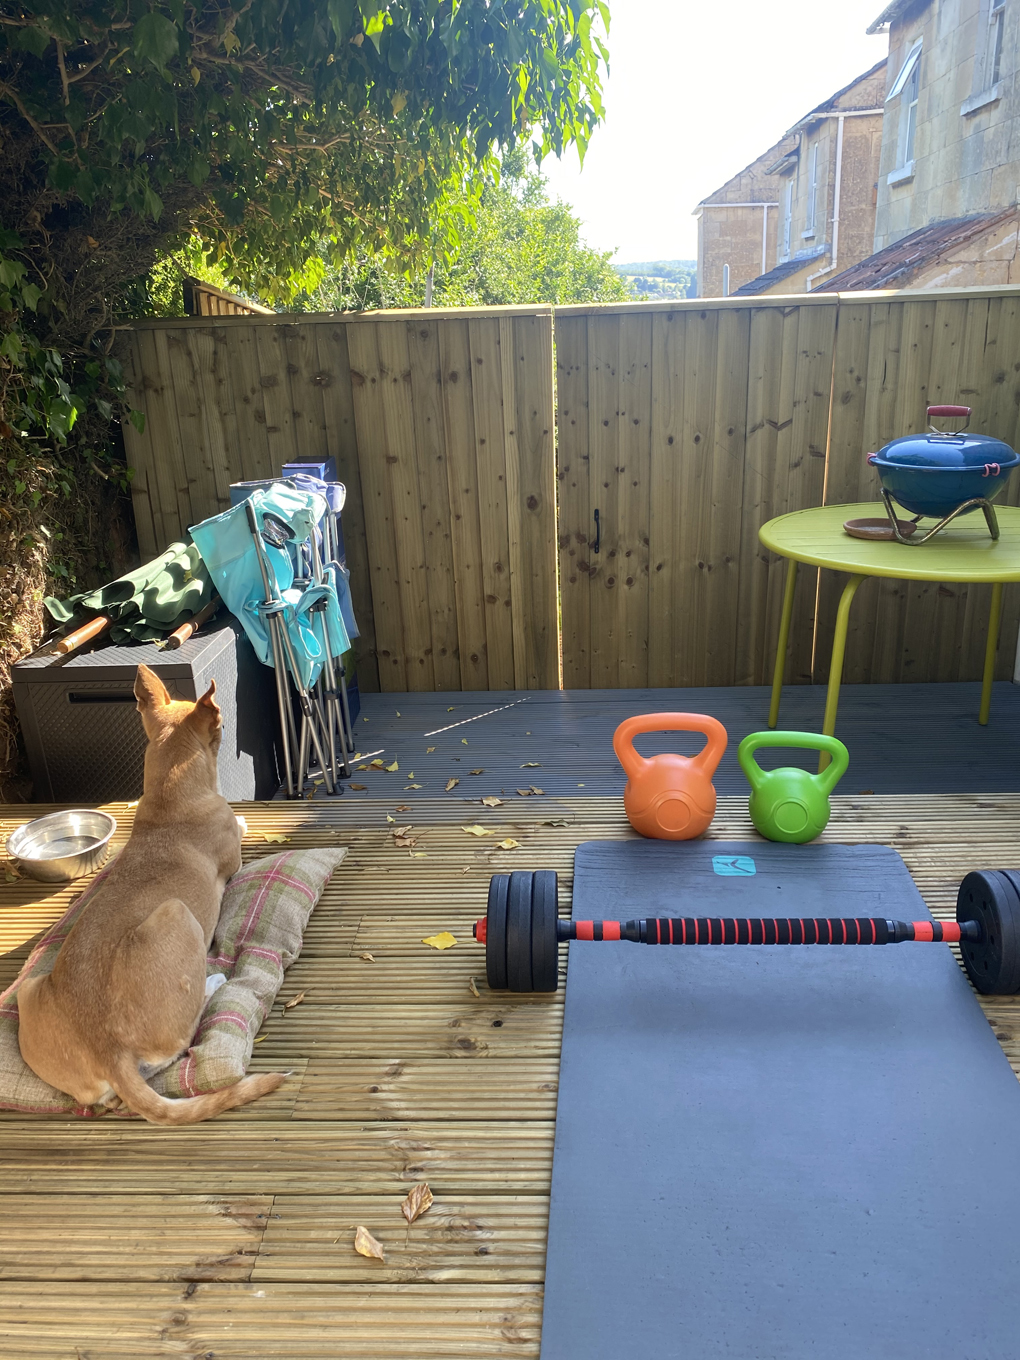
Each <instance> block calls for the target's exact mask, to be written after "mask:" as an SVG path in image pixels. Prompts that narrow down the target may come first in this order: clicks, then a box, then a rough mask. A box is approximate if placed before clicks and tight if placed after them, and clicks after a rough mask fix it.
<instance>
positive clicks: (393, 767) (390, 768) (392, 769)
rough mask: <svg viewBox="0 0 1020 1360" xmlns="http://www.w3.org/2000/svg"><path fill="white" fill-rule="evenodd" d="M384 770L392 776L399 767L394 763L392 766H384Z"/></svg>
mask: <svg viewBox="0 0 1020 1360" xmlns="http://www.w3.org/2000/svg"><path fill="white" fill-rule="evenodd" d="M385 769H386V771H387V772H388V773H389V774H393V773H395V772H396V771H397V770H399V769H400V766H399V765H398V763H397V762H396V761H394V762H393V764H392V765H387V766H385Z"/></svg>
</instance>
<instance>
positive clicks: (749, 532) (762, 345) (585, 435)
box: [556, 288, 1020, 688]
mask: <svg viewBox="0 0 1020 1360" xmlns="http://www.w3.org/2000/svg"><path fill="white" fill-rule="evenodd" d="M556 355H557V393H558V403H559V405H558V420H559V462H558V477H559V510H560V526H559V544H560V581H561V591H562V620H563V623H562V626H563V682H564V685H565V687H567V688H585V687H587V686H592V687H599V686H641V685H649V686H661V685H732V684H765V683H768V682H769V681H770V680H771V675H772V666H773V663H774V658H775V647H776V638H777V633H778V625H779V613H780V608H781V604H782V590H783V582H784V579H785V571H786V566H785V563H784V562H783V561H782V560H780V559H776V558H774V557H773V556H772V555H771V554H769V553H767V552H765V551H764V550H763V549H762V547H761V545H760V543H759V541H758V530H759V528H760V527H761V525H762V524H763V523H764V522H765V521H766V520H768V519H770V518H772V517H773V516H774V515H779V514H783V513H785V512H787V511H791V510H799V509H803V508H806V507H809V506H814V505H821V504H823V503H824V504H839V503H841V502H851V501H857V500H870V501H877V500H878V498H879V483H878V478H877V475H876V473H875V472H874V470H873V469H871V468H870V467H868V465H867V464H866V462H865V454H866V453H868V452H869V451H871V450H874V449H878V448H880V447H881V446H882V444H884V443H887V442H888V441H889V440H890V439H892V438H895V437H896V436H897V435H901V434H907V433H910V432H912V431H919V430H923V429H925V428H926V423H927V422H926V419H925V406H926V404H928V403H935V402H949V401H960V402H963V403H965V404H967V405H970V406H973V408H974V417H973V419H972V421H971V428H972V429H975V430H979V431H981V432H987V433H989V434H994V435H997V436H998V437H999V438H1001V439H1004V440H1005V441H1006V442H1007V443H1008V444H1010V445H1012V446H1013V447H1017V444H1018V439H1020V428H1018V409H1020V376H1018V375H1020V290H1018V289H1016V288H993V289H983V290H966V291H961V292H958V293H957V292H948V291H946V290H940V291H938V292H932V293H914V294H908V293H902V294H898V295H890V294H888V293H884V294H883V293H875V294H861V293H856V294H853V293H851V294H844V295H842V296H836V295H825V294H820V295H817V296H805V297H797V298H792V297H789V298H756V299H754V301H753V303H748V302H747V301H745V300H744V299H741V298H732V299H725V300H716V301H711V302H702V301H692V302H681V303H650V304H645V305H643V306H634V305H630V306H620V305H613V306H608V307H607V306H603V307H566V308H560V309H558V310H557V313H556ZM1003 502H1004V503H1010V504H1017V503H1020V478H1014V479H1013V480H1012V481H1011V482H1010V484H1009V485H1008V487H1007V491H1006V494H1005V495H1004V496H1003ZM596 510H598V511H599V521H600V525H601V542H600V544H599V548H600V551H599V552H598V553H597V554H596V553H595V552H594V551H593V549H594V545H595V541H596V527H595V511H596ZM876 513H877V512H876ZM819 578H820V579H819ZM845 579H846V578H845V577H844V576H842V575H841V574H838V573H834V572H821V573H819V572H817V571H814V570H807V569H804V568H802V569H801V571H800V573H799V579H798V585H797V598H796V610H795V615H794V623H793V629H792V632H791V647H790V664H789V668H788V671H787V679H788V680H789V681H791V682H793V683H808V682H811V681H816V682H817V681H822V680H825V679H827V677H828V660H829V652H830V648H831V640H832V631H833V627H834V623H835V614H836V604H837V602H838V598H839V592H840V590H841V589H842V585H843V582H844V581H845ZM990 596H991V587H989V586H983V587H982V586H978V587H971V588H970V589H968V588H967V587H965V586H959V585H952V584H945V585H944V584H939V583H934V582H933V583H928V582H917V583H908V582H903V581H893V580H880V579H876V580H873V581H869V582H867V583H866V584H865V585H864V586H863V587H862V588H861V590H860V592H859V593H858V595H857V599H856V601H855V603H854V606H853V611H852V614H851V632H850V636H849V639H848V647H847V660H846V671H845V676H846V679H847V680H851V681H854V680H858V681H872V682H876V683H877V682H882V681H895V680H915V679H916V680H965V679H966V680H974V679H978V678H980V675H981V668H982V662H983V657H984V643H983V639H984V631H985V627H986V623H987V618H988V607H989V602H990ZM1018 623H1020V592H1017V591H1014V590H1007V591H1006V592H1005V597H1004V610H1003V624H1002V636H1001V641H1000V646H999V659H998V668H997V675H998V676H999V678H1001V679H1009V678H1011V677H1012V674H1013V662H1014V654H1015V650H1016V640H1017V630H1018Z"/></svg>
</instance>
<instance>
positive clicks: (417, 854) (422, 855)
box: [411, 850, 428, 859]
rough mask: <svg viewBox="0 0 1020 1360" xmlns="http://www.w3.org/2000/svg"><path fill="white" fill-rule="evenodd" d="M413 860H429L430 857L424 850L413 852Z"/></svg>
mask: <svg viewBox="0 0 1020 1360" xmlns="http://www.w3.org/2000/svg"><path fill="white" fill-rule="evenodd" d="M411 858H412V859H428V855H427V854H426V853H425V851H424V850H415V851H413V852H412V854H411Z"/></svg>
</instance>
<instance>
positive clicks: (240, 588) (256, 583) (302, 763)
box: [192, 482, 350, 797]
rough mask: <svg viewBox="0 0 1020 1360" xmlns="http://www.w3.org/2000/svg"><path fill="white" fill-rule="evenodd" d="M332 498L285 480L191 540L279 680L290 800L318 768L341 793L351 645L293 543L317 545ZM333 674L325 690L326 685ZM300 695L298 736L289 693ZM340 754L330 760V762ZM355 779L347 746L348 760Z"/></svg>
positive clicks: (332, 603)
mask: <svg viewBox="0 0 1020 1360" xmlns="http://www.w3.org/2000/svg"><path fill="white" fill-rule="evenodd" d="M325 513H326V502H325V499H324V497H322V496H320V495H318V494H316V493H314V492H305V491H299V490H297V489H296V488H294V487H292V486H287V485H286V484H284V483H282V482H275V483H272V484H271V485H270V486H268V487H266V488H262V487H258V488H256V489H255V490H254V491H253V492H252V494H251V495H250V496H249V497H248V498H247V499H246V500H244V501H243V502H241V503H240V504H238V505H234V506H232V507H231V508H230V509H229V510H226V511H224V512H223V513H222V514H220V515H215V516H213V517H212V518H211V519H208V520H205V521H203V522H202V523H201V524H198V525H195V526H194V528H193V529H192V537H193V538H194V540H195V543H196V544H197V545H198V549H199V551H200V552H201V554H202V559H203V561H204V562H205V564H206V567H207V568H208V570H209V573H210V575H211V576H212V578H213V580H214V582H215V583H216V585H217V588H218V589H219V592H220V595H221V596H222V598H223V600H224V602H225V603H226V605H227V608H228V609H230V611H231V612H232V613H233V614H234V615H235V616H236V617H237V618H238V619H239V620H240V622H241V624H242V625H243V627H244V630H245V632H246V633H247V634H248V637H249V638H250V639H251V642H252V645H253V646H254V648H255V651H256V654H257V655H258V657H259V659H260V660H261V661H262V662H264V663H265V664H266V665H270V666H272V667H273V669H274V671H275V672H276V688H277V698H278V700H279V705H280V725H281V735H282V741H283V755H284V766H285V771H286V776H287V792H288V795H289V796H290V797H298V796H300V794H301V793H302V791H303V789H304V787H305V784H306V782H307V781H308V780H309V779H310V778H311V777H312V767H311V757H312V755H313V754H314V755H315V757H316V758H317V761H318V768H319V770H320V772H321V777H322V782H323V783H324V784H325V786H326V791H327V792H328V793H333V792H334V790H335V788H336V787H337V780H338V772H337V769H338V766H337V761H336V758H335V751H336V738H335V731H336V725H337V717H336V715H337V713H338V712H340V711H341V706H340V704H339V702H338V695H337V692H336V686H335V684H333V683H331V679H330V677H331V676H332V675H333V674H334V670H333V664H332V663H333V658H334V656H335V655H337V654H339V653H338V650H337V649H341V650H346V648H347V647H349V646H350V641H349V638H348V637H347V633H346V630H345V629H344V626H343V619H342V617H341V614H340V607H339V602H338V600H337V598H336V594H335V592H334V590H333V588H332V585H331V584H330V583H329V582H328V581H322V582H319V581H316V580H314V579H311V578H309V577H301V576H298V575H296V573H295V562H296V558H297V553H296V552H295V553H294V554H293V555H292V551H291V545H301V544H303V543H306V542H308V541H315V538H316V531H317V528H318V526H319V523H320V521H321V520H322V518H323V515H324V514H325ZM324 672H325V683H324V684H320V683H319V681H320V677H322V676H323V674H324ZM288 675H289V677H290V680H291V682H292V683H293V685H294V688H295V690H296V692H297V698H298V705H299V709H300V714H301V722H300V731H299V730H298V727H297V725H296V723H295V718H294V708H293V705H292V703H291V700H290V696H289V692H288ZM328 753H332V758H330V754H328ZM340 764H341V767H342V769H343V773H344V776H345V777H346V776H347V775H349V774H350V765H349V763H348V761H347V755H346V745H345V746H344V758H343V761H342V762H340Z"/></svg>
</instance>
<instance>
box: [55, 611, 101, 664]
mask: <svg viewBox="0 0 1020 1360" xmlns="http://www.w3.org/2000/svg"><path fill="white" fill-rule="evenodd" d="M109 626H110V620H109V619H108V618H106V617H105V616H104V615H102V614H98V615H97V616H96V617H95V618H94V619H89V621H88V623H84V624H82V626H81V627H80V628H76V629H75V630H74V632H73V633H68V634H67V636H66V637H62V638H61V639H60V641H59V642H58V643H57V644H56V646H55V647H54V648H53V650H54V652H55V653H56V654H57V656H70V654H71V653H72V652H76V651H77V650H78V648H79V647H84V645H85V643H86V642H91V641H92V639H93V638H95V637H98V636H99V634H100V633H105V632H106V630H107V628H109Z"/></svg>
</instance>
